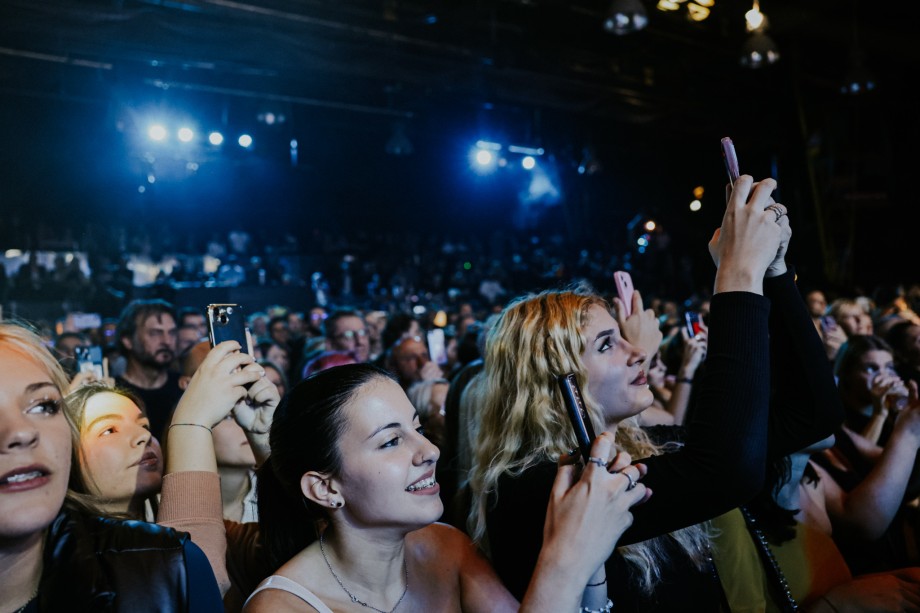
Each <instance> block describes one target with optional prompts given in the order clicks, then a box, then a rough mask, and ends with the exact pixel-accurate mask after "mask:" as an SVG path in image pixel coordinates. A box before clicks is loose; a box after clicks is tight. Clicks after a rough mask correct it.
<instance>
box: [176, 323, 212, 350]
mask: <svg viewBox="0 0 920 613" xmlns="http://www.w3.org/2000/svg"><path fill="white" fill-rule="evenodd" d="M199 332H200V330H198V326H190V325H188V324H186V325H184V326H182V327H180V328H179V330H178V332H177V333H176V355H179V356H181V355H183V354H184V353H185V352H186V350H188V348H189V347H191V346H192V345H194V344H195V343H197V342H198V341H200V340H201V339H202V338H205V337H203V336H199ZM205 334H206V335H207V333H205Z"/></svg>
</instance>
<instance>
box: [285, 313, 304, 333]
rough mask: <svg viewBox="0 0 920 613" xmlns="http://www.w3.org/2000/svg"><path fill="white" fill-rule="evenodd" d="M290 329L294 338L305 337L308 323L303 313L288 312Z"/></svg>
mask: <svg viewBox="0 0 920 613" xmlns="http://www.w3.org/2000/svg"><path fill="white" fill-rule="evenodd" d="M287 323H288V330H289V331H290V333H291V336H292V337H293V338H303V336H304V334H306V331H307V323H306V322H305V321H304V318H303V313H295V312H291V313H288V316H287Z"/></svg>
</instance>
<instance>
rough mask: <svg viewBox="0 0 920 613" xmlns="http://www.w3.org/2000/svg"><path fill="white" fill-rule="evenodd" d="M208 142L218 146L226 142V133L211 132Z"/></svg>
mask: <svg viewBox="0 0 920 613" xmlns="http://www.w3.org/2000/svg"><path fill="white" fill-rule="evenodd" d="M208 142H209V143H211V144H212V145H214V146H215V147H217V146H218V145H220V144H221V143H223V142H224V135H223V134H221V133H220V132H211V133H210V134H209V135H208Z"/></svg>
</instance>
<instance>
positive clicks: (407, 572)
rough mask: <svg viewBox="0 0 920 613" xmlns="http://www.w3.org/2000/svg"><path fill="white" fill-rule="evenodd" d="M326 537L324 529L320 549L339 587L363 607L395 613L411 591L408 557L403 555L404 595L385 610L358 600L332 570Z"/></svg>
mask: <svg viewBox="0 0 920 613" xmlns="http://www.w3.org/2000/svg"><path fill="white" fill-rule="evenodd" d="M325 537H326V532H325V531H323V532H322V533H321V534H320V535H319V551H320V553H321V554H323V560H324V561H325V562H326V567H327V568H328V569H329V572H330V573H332V576H333V577H335V580H336V583H338V584H339V587H341V588H342V589H343V590H344V591H345V593H346V594H348V597H349V598H351V601H352V602H354V603H357V604H359V605H361V606H362V607H366V608H368V609H372V610H374V611H377V613H393V611H395V610H396V608H397V607H398V606H399V603H401V602H402V601H403V598H405V597H406V593H407V592H408V591H409V567H408V565H407V564H406V558H405V557H403V570H404V571H405V572H406V587H405V588H404V589H403V593H402V596H400V597H399V600H397V601H396V604H394V605H393V608H392V609H390V610H389V611H384V610H383V609H378V608H377V607H375V606H373V605H369V604H367V603H366V602H364V601H363V600H358V597H357V596H355V595H354V594H352V593H351V592H349V591H348V588H347V587H345V584H344V583H342V580H341V579H339V576H338V575H337V574H335V571H334V570H332V564H330V563H329V558H327V557H326V547H325V546H324V545H323V542H324V541H325Z"/></svg>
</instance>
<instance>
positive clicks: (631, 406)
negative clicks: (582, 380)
mask: <svg viewBox="0 0 920 613" xmlns="http://www.w3.org/2000/svg"><path fill="white" fill-rule="evenodd" d="M582 335H583V337H584V342H585V350H584V352H583V353H582V354H581V360H582V362H583V363H584V365H585V374H586V375H587V377H588V393H590V394H591V396H592V397H593V398H594V400H595V401H597V402H598V403H599V404H600V405H601V406H602V407H603V410H604V419H605V421H606V422H607V423H608V424H615V423H617V422H620V421H622V420H624V419H626V418H627V417H632V416H633V415H637V414H638V413H641V412H642V411H644V410H645V409H647V408H648V407H649V406H650V405H651V404H652V401H653V400H654V397H653V396H652V392H651V390H649V386H648V383H647V378H646V375H645V361H646V356H645V353H644V352H643V351H642V350H641V349H639V348H638V347H635V346H633V345H631V344H630V343H629V342H628V341H627V340H626V339H625V338H623V336H622V335H621V334H620V327H619V325H618V324H617V322H616V320H614V318H613V317H611V316H610V313H609V312H608V311H607V309H605V308H603V307H601V306H598V305H593V306H591V307H589V308H588V314H587V317H586V324H585V327H584V329H583V330H582Z"/></svg>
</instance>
